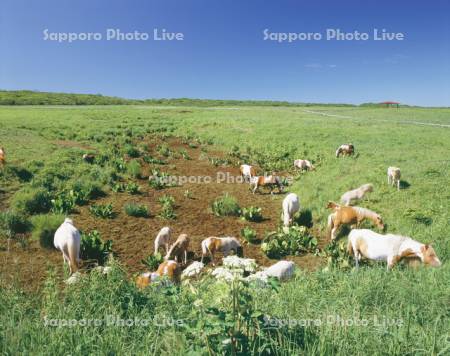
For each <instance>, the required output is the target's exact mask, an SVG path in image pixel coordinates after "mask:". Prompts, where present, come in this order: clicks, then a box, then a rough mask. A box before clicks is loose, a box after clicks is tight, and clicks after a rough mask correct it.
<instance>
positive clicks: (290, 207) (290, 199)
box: [281, 193, 300, 227]
mask: <svg viewBox="0 0 450 356" xmlns="http://www.w3.org/2000/svg"><path fill="white" fill-rule="evenodd" d="M282 207H283V211H282V213H281V219H282V220H283V224H284V226H285V227H288V226H289V225H291V224H292V221H293V219H294V215H295V213H296V212H297V211H299V210H300V201H299V199H298V195H297V194H295V193H290V194H288V195H287V196H286V198H284V200H283V204H282Z"/></svg>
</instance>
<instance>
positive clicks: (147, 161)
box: [142, 155, 166, 164]
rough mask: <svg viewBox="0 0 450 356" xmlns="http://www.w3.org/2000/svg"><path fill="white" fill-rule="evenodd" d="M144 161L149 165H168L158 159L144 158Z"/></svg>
mask: <svg viewBox="0 0 450 356" xmlns="http://www.w3.org/2000/svg"><path fill="white" fill-rule="evenodd" d="M142 159H143V160H144V162H145V163H148V164H166V161H163V160H162V159H158V158H153V157H152V156H149V155H147V156H144V157H143V158H142Z"/></svg>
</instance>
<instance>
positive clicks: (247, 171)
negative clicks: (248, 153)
mask: <svg viewBox="0 0 450 356" xmlns="http://www.w3.org/2000/svg"><path fill="white" fill-rule="evenodd" d="M239 170H240V171H241V176H242V177H243V178H244V181H246V180H247V181H249V182H250V181H251V179H252V177H254V176H256V171H255V168H254V167H253V166H250V165H248V164H241V166H240V167H239Z"/></svg>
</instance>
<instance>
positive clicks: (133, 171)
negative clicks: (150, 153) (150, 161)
mask: <svg viewBox="0 0 450 356" xmlns="http://www.w3.org/2000/svg"><path fill="white" fill-rule="evenodd" d="M127 172H128V173H129V174H130V176H132V177H133V178H141V164H140V163H139V162H138V161H137V160H135V159H133V160H131V161H130V162H128V164H127Z"/></svg>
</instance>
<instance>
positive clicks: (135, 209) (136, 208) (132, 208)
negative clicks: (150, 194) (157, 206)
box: [124, 203, 149, 218]
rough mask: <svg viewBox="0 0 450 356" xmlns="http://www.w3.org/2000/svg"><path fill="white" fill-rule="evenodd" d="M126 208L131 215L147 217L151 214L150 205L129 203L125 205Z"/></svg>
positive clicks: (126, 211)
mask: <svg viewBox="0 0 450 356" xmlns="http://www.w3.org/2000/svg"><path fill="white" fill-rule="evenodd" d="M124 210H125V213H126V214H127V215H130V216H135V217H142V218H146V217H148V215H149V212H148V207H147V206H146V205H139V204H134V203H129V204H126V205H125V207H124Z"/></svg>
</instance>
